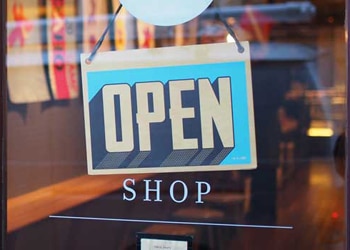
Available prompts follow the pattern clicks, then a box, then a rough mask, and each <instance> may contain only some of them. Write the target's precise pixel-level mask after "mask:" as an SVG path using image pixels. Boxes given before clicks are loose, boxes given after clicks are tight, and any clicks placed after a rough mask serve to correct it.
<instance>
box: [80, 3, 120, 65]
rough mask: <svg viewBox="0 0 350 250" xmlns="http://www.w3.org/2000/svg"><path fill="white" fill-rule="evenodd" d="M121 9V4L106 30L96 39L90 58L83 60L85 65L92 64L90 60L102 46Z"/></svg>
mask: <svg viewBox="0 0 350 250" xmlns="http://www.w3.org/2000/svg"><path fill="white" fill-rule="evenodd" d="M122 7H123V5H122V4H119V6H118V8H117V10H116V11H115V13H114V15H113V17H112V19H111V20H110V21H109V23H108V25H107V27H106V29H105V30H104V31H103V33H102V35H101V37H100V39H98V41H97V42H96V44H95V46H94V48H93V50H92V52H91V54H90V56H89V57H88V58H86V60H85V63H86V64H90V63H91V62H92V60H93V59H94V57H95V55H96V53H97V51H98V49H99V48H100V47H101V45H102V43H103V40H104V39H105V37H106V35H107V33H108V31H109V30H110V28H111V27H112V24H113V23H114V21H115V19H116V18H117V16H118V14H119V12H120V10H121V9H122Z"/></svg>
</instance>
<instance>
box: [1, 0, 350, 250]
mask: <svg viewBox="0 0 350 250" xmlns="http://www.w3.org/2000/svg"><path fill="white" fill-rule="evenodd" d="M7 5H8V11H7V13H8V23H7V27H8V30H7V41H8V56H7V65H8V79H7V80H8V89H9V99H8V196H9V200H8V202H9V213H8V214H9V218H8V225H9V230H8V231H9V232H8V233H9V234H8V239H9V240H8V249H28V248H30V249H31V248H33V249H34V248H37V249H56V248H57V249H61V248H62V249H95V248H96V247H97V246H98V247H100V248H103V249H127V248H128V247H131V248H132V247H134V244H135V243H136V242H135V240H134V236H135V234H136V232H139V231H147V230H149V232H156V233H161V232H162V230H173V227H171V229H168V228H166V229H165V228H164V227H159V228H157V227H155V225H156V224H155V225H152V227H151V228H149V226H150V225H148V224H132V223H111V224H109V223H107V222H106V223H104V222H96V223H92V222H87V221H82V222H80V221H78V222H76V221H59V220H52V219H47V216H49V215H51V214H54V213H57V212H63V213H65V214H68V215H78V216H100V217H108V216H110V217H115V218H120V217H124V218H140V217H141V218H143V219H155V220H167V221H169V220H171V221H173V220H185V221H186V220H189V218H191V219H193V218H194V217H195V215H196V216H197V217H199V218H197V219H198V220H199V221H205V220H208V219H209V220H210V221H214V222H215V221H219V222H220V223H237V224H240V225H267V226H279V225H286V226H291V227H293V230H292V231H288V230H282V229H281V230H271V229H262V228H251V227H249V226H243V227H235V228H225V227H210V228H209V227H208V228H207V227H203V226H194V227H191V228H181V227H180V228H181V229H184V230H185V229H188V230H189V231H187V232H190V234H195V238H194V241H195V244H196V246H199V249H210V247H212V249H225V247H227V246H230V247H229V248H226V249H231V246H232V249H233V248H241V249H334V248H335V247H343V248H345V231H344V196H345V195H344V179H343V178H344V175H343V173H344V170H342V169H343V167H342V165H341V164H343V162H342V160H343V157H344V153H343V154H335V149H337V150H340V151H337V152H343V151H344V144H338V143H337V142H339V136H340V135H344V134H343V132H344V129H345V126H346V101H347V100H346V74H347V72H346V65H345V62H346V57H345V56H346V53H345V34H346V33H345V30H344V25H343V23H344V13H343V12H344V11H343V10H344V8H345V2H344V1H339V0H337V1H335V0H332V1H331V0H329V1H325V0H318V1H312V2H310V1H296V2H287V1H282V0H280V1H262V0H255V1H245V0H221V1H217V2H215V3H213V4H212V5H211V6H210V8H208V9H207V10H206V11H205V12H204V13H203V14H202V15H200V16H199V17H197V18H195V19H194V20H192V21H189V22H187V23H185V24H182V25H177V26H170V27H160V26H153V25H149V24H147V23H144V22H142V21H141V20H136V19H135V18H133V17H132V16H131V15H130V14H129V13H128V12H127V11H126V10H125V9H123V11H122V12H121V13H120V15H119V16H118V18H117V20H116V22H115V23H114V26H113V27H112V29H111V30H110V32H109V34H108V36H107V37H106V39H105V41H104V43H103V45H102V46H101V48H100V50H99V51H109V50H125V49H144V48H154V47H165V46H185V45H192V44H204V43H218V42H232V40H231V37H230V36H229V35H228V31H227V30H226V28H225V26H224V25H223V23H222V22H221V21H220V20H219V19H218V18H217V12H220V15H221V16H222V17H223V18H225V20H226V21H227V23H228V24H229V25H230V26H231V28H232V29H233V30H234V32H235V33H236V35H237V36H238V38H239V39H240V40H249V41H250V46H251V60H252V61H251V64H252V77H253V91H254V113H255V122H256V133H257V152H258V169H257V170H254V171H233V172H212V173H194V174H186V175H185V176H184V175H180V174H157V175H155V176H147V178H157V179H162V180H164V185H165V186H166V184H169V183H172V182H173V181H174V180H176V179H182V180H184V181H186V183H194V181H195V180H197V179H200V180H204V181H208V182H210V183H211V184H212V186H213V190H212V194H211V195H210V196H208V197H206V198H207V200H206V203H205V205H200V204H195V202H194V201H195V193H194V192H193V191H192V192H191V193H190V195H192V196H193V199H192V200H189V201H188V203H185V204H183V205H181V206H180V205H176V204H172V203H171V200H170V199H166V198H165V199H164V202H162V203H159V204H153V203H152V204H151V203H144V202H142V200H141V199H140V200H139V201H137V202H136V203H132V204H131V203H126V202H122V201H121V199H120V197H121V194H122V188H121V184H120V183H122V180H123V178H126V177H125V176H109V177H98V178H94V177H87V176H86V162H85V161H86V159H85V145H84V124H83V115H82V100H81V87H80V76H79V63H78V62H79V54H80V53H81V52H89V51H91V50H92V48H93V46H94V45H95V43H96V41H97V40H98V39H99V37H100V35H101V34H102V32H103V30H104V29H105V27H106V25H107V23H108V21H109V20H110V18H111V14H108V13H113V12H114V10H115V9H116V8H117V6H118V5H119V2H118V1H117V0H113V1H104V2H103V3H102V2H101V3H100V2H99V1H94V0H90V1H85V0H84V1H32V0H30V1H29V0H28V1H27V0H26V1H19V0H10V1H7ZM155 14H156V13H155ZM339 147H340V149H339ZM342 150H343V151H342ZM334 157H335V159H334ZM339 160H340V161H339ZM339 164H340V165H339ZM143 178H146V176H141V175H140V176H138V178H137V180H136V182H137V183H138V184H139V186H137V187H138V188H139V189H140V190H139V191H140V192H141V193H142V192H144V187H142V185H140V183H142V179H143ZM115 183H118V184H115ZM189 190H195V186H192V187H191V186H190V185H189ZM176 192H178V193H179V194H181V190H177V191H176ZM58 197H59V198H60V199H58ZM77 197H78V198H77ZM61 199H62V200H61ZM62 201H63V202H65V203H66V204H63V202H62ZM58 204H59V205H58ZM38 206H39V207H38ZM39 208H40V209H39ZM204 210H205V215H206V216H208V217H207V218H204V217H205V216H204V214H203V211H204ZM24 218H32V219H30V220H28V219H24ZM177 229H178V230H179V227H178V228H177ZM154 230H155V231H154ZM157 230H158V231H157ZM185 231H186V230H185ZM42 235H44V236H45V237H43V236H42ZM86 235H93V236H94V237H86ZM33 238H34V239H36V240H32V239H33ZM43 238H45V241H44V240H43ZM219 243H220V244H221V245H220V246H219V245H216V244H219ZM213 246H216V247H217V248H213ZM205 247H207V248H205Z"/></svg>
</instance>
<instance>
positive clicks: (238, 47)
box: [216, 10, 244, 53]
mask: <svg viewBox="0 0 350 250" xmlns="http://www.w3.org/2000/svg"><path fill="white" fill-rule="evenodd" d="M219 11H220V10H219ZM216 17H217V19H219V20H220V21H221V22H222V23H223V24H224V26H225V28H226V30H227V32H228V33H229V34H230V35H231V36H232V38H233V40H234V41H235V44H236V46H237V50H238V52H239V53H243V52H244V47H243V46H242V44H241V42H240V41H239V40H238V38H237V36H236V33H235V32H234V31H233V29H232V28H231V26H230V25H229V24H228V23H227V21H226V19H225V18H223V17H222V16H221V15H220V13H219V12H217V13H216Z"/></svg>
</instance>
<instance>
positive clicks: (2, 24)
mask: <svg viewBox="0 0 350 250" xmlns="http://www.w3.org/2000/svg"><path fill="white" fill-rule="evenodd" d="M6 2H7V1H1V2H0V30H1V39H0V78H1V80H0V119H1V123H0V161H1V171H0V205H1V220H0V222H1V230H0V232H1V235H0V249H2V250H4V249H5V242H6V200H7V197H6V187H7V185H6V179H7V178H6V173H7V171H6V123H7V122H6V100H7V97H6V93H7V91H6V81H7V75H6V42H7V41H6V38H5V37H7V36H6V20H7V17H6V14H7V13H6V12H7V11H6V9H7V8H6Z"/></svg>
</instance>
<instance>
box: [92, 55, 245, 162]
mask: <svg viewBox="0 0 350 250" xmlns="http://www.w3.org/2000/svg"><path fill="white" fill-rule="evenodd" d="M222 76H228V77H230V78H231V84H232V87H231V90H232V93H231V94H232V110H233V121H234V136H235V147H234V149H233V150H232V151H231V153H230V154H229V155H228V156H227V157H226V158H225V160H224V161H222V162H221V164H220V165H236V164H250V163H251V162H252V159H251V157H250V155H251V152H250V147H251V146H250V128H249V126H250V124H249V112H252V110H248V93H247V79H246V64H245V62H227V63H210V64H199V65H185V66H169V67H152V68H135V69H122V70H110V71H95V72H88V73H87V87H88V99H89V102H90V101H91V100H92V99H93V98H94V97H95V95H96V94H97V93H98V92H99V91H100V90H101V89H102V88H103V86H105V85H108V84H129V85H130V86H133V85H134V84H135V83H137V82H149V81H161V82H162V83H163V84H165V83H167V82H168V81H169V80H177V79H195V80H196V79H199V78H208V79H210V81H211V82H212V83H213V82H214V81H215V80H216V79H217V78H218V77H222Z"/></svg>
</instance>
